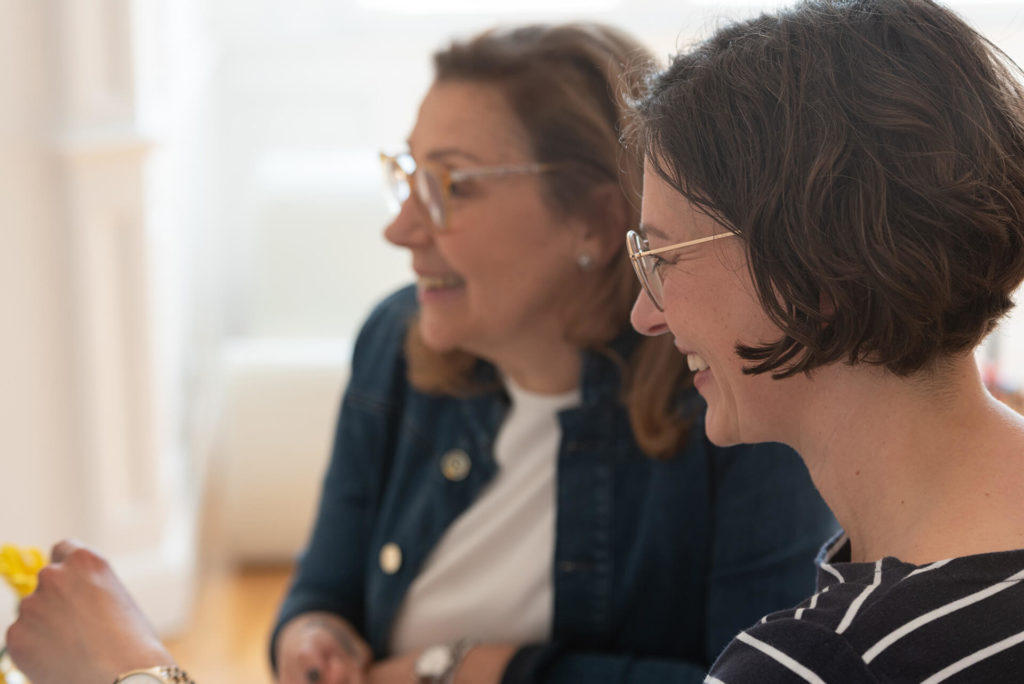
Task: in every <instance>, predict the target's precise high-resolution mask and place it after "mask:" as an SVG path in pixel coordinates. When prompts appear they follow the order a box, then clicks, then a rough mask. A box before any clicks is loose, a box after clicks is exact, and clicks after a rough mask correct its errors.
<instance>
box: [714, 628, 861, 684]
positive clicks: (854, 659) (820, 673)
mask: <svg viewBox="0 0 1024 684" xmlns="http://www.w3.org/2000/svg"><path fill="white" fill-rule="evenodd" d="M708 681H710V682H728V683H729V684H736V683H738V682H743V683H747V682H759V683H761V684H765V683H772V682H779V683H781V682H828V683H829V684H842V683H844V682H850V683H853V682H857V683H858V684H870V683H871V682H877V681H879V680H878V679H877V678H876V677H875V675H874V674H872V672H871V670H870V668H868V666H867V665H865V663H864V661H863V660H862V659H861V655H860V653H858V651H857V649H856V648H854V647H853V645H852V644H851V643H850V642H849V641H848V640H847V639H845V638H843V636H842V635H840V634H837V633H836V632H835V631H833V630H831V629H828V628H826V627H824V626H822V625H820V624H817V623H815V622H812V621H808V620H800V619H794V618H785V619H779V620H772V621H769V622H761V623H758V624H757V625H754V626H753V627H751V628H750V629H748V630H746V631H744V632H741V633H740V634H739V635H737V636H736V638H735V639H733V640H732V642H731V643H730V644H729V645H728V646H727V647H726V649H725V650H724V651H723V652H722V654H721V655H720V656H719V657H718V660H716V661H715V664H714V665H713V666H712V668H711V672H710V675H709V677H708Z"/></svg>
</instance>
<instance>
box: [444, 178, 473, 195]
mask: <svg viewBox="0 0 1024 684" xmlns="http://www.w3.org/2000/svg"><path fill="white" fill-rule="evenodd" d="M448 192H449V194H450V195H451V196H452V197H469V196H471V195H472V194H473V182H472V181H466V180H461V181H452V182H451V185H449V186H448Z"/></svg>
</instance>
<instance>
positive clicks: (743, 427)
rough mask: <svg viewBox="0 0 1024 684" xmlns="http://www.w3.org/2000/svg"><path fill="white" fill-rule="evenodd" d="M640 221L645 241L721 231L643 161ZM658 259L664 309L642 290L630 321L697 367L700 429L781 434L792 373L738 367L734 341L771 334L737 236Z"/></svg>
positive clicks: (731, 436)
mask: <svg viewBox="0 0 1024 684" xmlns="http://www.w3.org/2000/svg"><path fill="white" fill-rule="evenodd" d="M641 228H642V230H643V232H644V233H645V234H646V237H647V239H648V241H649V243H650V246H651V248H652V249H656V248H658V247H664V246H667V245H672V244H676V243H680V242H686V241H688V240H694V239H697V238H701V237H706V236H709V235H713V234H715V233H720V232H722V230H723V228H722V226H721V225H720V224H718V223H716V222H715V221H714V220H712V219H711V218H710V217H708V216H707V215H706V214H704V213H702V212H700V211H699V210H697V209H696V208H695V207H694V206H693V205H692V204H691V203H690V202H689V201H688V200H687V199H686V198H685V197H683V196H682V195H681V194H679V192H677V191H676V190H675V189H674V188H673V187H672V186H671V185H669V184H668V183H666V182H665V181H664V180H663V179H662V178H661V176H659V175H658V174H657V173H656V172H655V171H654V170H653V169H652V168H651V166H650V165H649V164H648V165H647V166H646V167H645V169H644V190H643V208H642V211H641ZM662 256H664V257H665V261H664V262H663V263H662V264H661V265H660V266H659V269H660V273H661V278H662V282H663V283H664V297H663V302H664V307H665V311H664V313H662V312H660V311H658V310H657V309H656V308H655V307H654V305H653V304H652V303H651V301H650V299H649V298H648V297H647V295H646V294H645V293H643V292H641V293H640V296H639V297H638V298H637V300H636V303H635V304H634V306H633V316H632V321H633V326H634V327H635V328H636V329H637V330H638V331H640V332H641V333H643V334H645V335H660V334H665V333H670V334H671V335H672V336H673V337H674V338H675V346H676V348H677V349H678V350H679V351H680V353H682V354H684V355H686V357H687V360H688V362H689V365H690V368H691V369H694V370H696V371H697V373H696V375H695V376H694V386H695V387H696V388H697V390H698V391H699V392H700V393H701V395H702V396H703V397H704V399H705V400H706V401H707V405H708V410H707V419H706V427H707V435H708V438H709V439H710V440H711V441H712V442H714V443H715V444H719V445H722V446H725V445H730V444H737V443H740V442H763V441H776V440H778V441H785V439H784V437H785V429H784V428H785V425H784V421H785V418H786V416H791V415H793V414H792V412H791V408H792V407H791V406H789V401H790V398H789V397H787V396H786V388H787V386H790V385H792V380H793V379H787V380H773V379H772V378H771V375H770V374H761V375H744V374H743V372H742V371H743V367H744V365H749V362H746V361H744V360H743V359H741V358H739V357H738V356H737V355H736V344H737V342H742V343H744V344H748V345H751V344H756V343H762V342H767V341H772V340H775V339H777V338H778V336H779V330H778V328H777V327H776V326H775V325H773V324H772V323H771V321H770V320H769V319H768V317H767V316H766V315H765V313H764V311H763V309H762V308H761V306H760V304H759V303H758V300H757V295H756V292H755V289H754V286H753V283H752V282H751V280H750V276H749V273H748V271H747V262H746V255H745V252H744V246H743V242H742V241H741V239H740V238H732V237H729V238H724V239H719V240H714V241H712V242H706V243H703V244H700V245H695V246H693V247H688V248H684V249H681V250H677V251H670V252H665V253H664V254H663V255H662Z"/></svg>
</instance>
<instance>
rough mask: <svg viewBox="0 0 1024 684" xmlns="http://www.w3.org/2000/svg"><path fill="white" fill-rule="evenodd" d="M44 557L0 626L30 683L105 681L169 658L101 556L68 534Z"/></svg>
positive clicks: (169, 662)
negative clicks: (30, 587)
mask: <svg viewBox="0 0 1024 684" xmlns="http://www.w3.org/2000/svg"><path fill="white" fill-rule="evenodd" d="M50 557H51V559H52V561H51V563H50V565H48V566H46V567H45V568H43V569H42V570H41V571H40V572H39V586H38V587H36V590H35V592H34V593H32V594H30V595H29V596H26V597H25V598H24V599H22V601H21V605H20V607H19V610H18V619H17V620H16V621H15V622H14V624H13V625H11V627H10V629H8V630H7V646H8V648H9V649H10V654H11V657H12V658H13V659H14V662H15V664H16V665H17V666H18V669H20V670H21V671H22V672H24V673H25V675H26V676H27V677H28V678H29V679H30V680H31V681H32V683H33V684H67V682H90V683H91V682H96V683H99V684H105V683H106V682H112V681H114V679H115V678H116V677H117V676H118V675H120V674H121V673H123V672H126V671H128V670H132V669H136V668H144V667H154V666H157V665H174V664H175V663H174V659H173V658H172V657H171V655H170V654H169V653H168V652H167V650H166V649H165V648H164V647H163V645H162V644H161V643H160V640H159V639H158V638H157V636H156V633H155V632H154V631H153V628H152V626H150V624H149V622H148V621H147V620H146V618H145V616H144V615H143V614H142V611H141V610H139V607H138V606H137V605H135V602H134V601H133V600H132V598H131V596H129V595H128V591H127V590H126V589H125V588H124V585H122V584H121V581H120V580H119V579H118V578H117V576H116V575H115V574H114V572H113V570H111V569H110V566H109V565H108V564H107V561H105V560H104V559H103V558H102V557H100V556H99V555H98V554H96V553H95V552H93V551H91V550H89V549H87V548H86V547H85V546H83V545H81V544H79V543H77V542H73V541H62V542H59V543H58V544H57V545H56V546H54V547H53V553H52V554H51V556H50Z"/></svg>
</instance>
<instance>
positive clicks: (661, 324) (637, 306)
mask: <svg viewBox="0 0 1024 684" xmlns="http://www.w3.org/2000/svg"><path fill="white" fill-rule="evenodd" d="M629 322H630V323H632V324H633V327H634V328H635V329H636V331H637V332H638V333H640V334H641V335H652V336H653V335H664V334H665V333H667V332H668V324H667V323H666V322H665V314H664V313H663V312H661V311H658V308H657V307H656V306H654V302H652V301H651V298H650V297H648V296H647V293H646V292H644V291H643V290H640V292H639V293H637V296H636V301H635V302H633V311H632V312H631V313H630V315H629Z"/></svg>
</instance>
